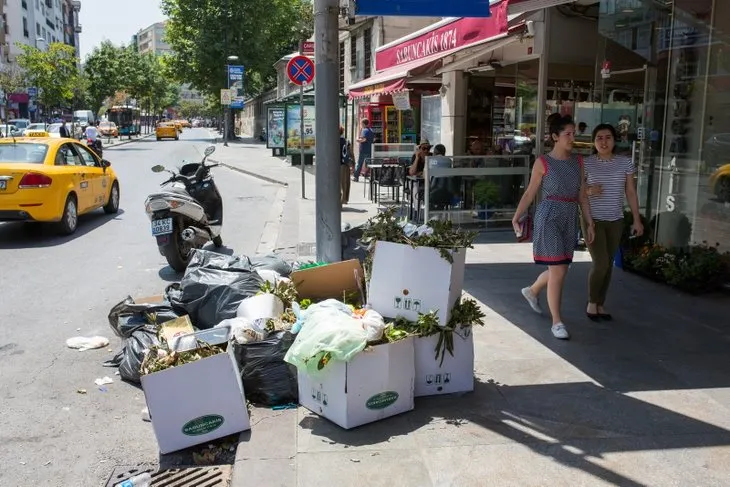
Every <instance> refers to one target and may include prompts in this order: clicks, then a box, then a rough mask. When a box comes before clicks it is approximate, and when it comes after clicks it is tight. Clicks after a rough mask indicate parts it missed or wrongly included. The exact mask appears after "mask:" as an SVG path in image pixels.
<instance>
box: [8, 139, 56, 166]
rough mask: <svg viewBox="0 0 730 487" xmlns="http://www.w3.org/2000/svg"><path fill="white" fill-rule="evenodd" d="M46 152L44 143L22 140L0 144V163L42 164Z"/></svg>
mask: <svg viewBox="0 0 730 487" xmlns="http://www.w3.org/2000/svg"><path fill="white" fill-rule="evenodd" d="M47 152H48V146H47V145H46V144H31V143H23V142H17V143H14V144H0V164H3V163H8V162H16V163H22V164H28V163H30V164H43V162H44V161H45V160H46V153H47Z"/></svg>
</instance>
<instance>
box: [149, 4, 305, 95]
mask: <svg viewBox="0 0 730 487" xmlns="http://www.w3.org/2000/svg"><path fill="white" fill-rule="evenodd" d="M162 9H163V12H164V13H165V14H166V15H167V16H168V17H169V21H168V24H167V29H166V40H167V42H168V43H169V44H170V46H171V47H172V49H173V54H172V62H171V67H172V71H173V73H174V75H175V76H176V78H177V80H178V81H180V82H189V83H191V84H192V85H193V86H194V87H195V88H198V89H199V90H201V91H204V92H207V93H209V94H211V95H213V94H217V93H219V90H220V89H221V88H224V87H225V86H226V72H225V65H226V63H227V61H226V59H227V58H228V56H231V55H236V56H238V57H239V59H240V63H241V64H243V65H244V66H246V76H245V82H244V91H245V92H246V93H247V94H255V93H258V92H260V91H261V90H262V89H264V88H265V87H267V86H270V85H271V84H272V83H274V82H275V79H276V78H275V76H276V73H275V72H274V69H273V64H274V63H275V62H276V61H277V60H278V59H280V58H281V57H282V56H283V55H285V54H288V53H290V52H292V51H294V50H296V48H297V45H298V42H299V40H301V39H302V38H306V37H309V36H310V35H311V33H312V29H313V25H314V24H313V16H312V4H311V3H310V2H309V0H202V1H201V0H162ZM262 19H266V21H265V22H262Z"/></svg>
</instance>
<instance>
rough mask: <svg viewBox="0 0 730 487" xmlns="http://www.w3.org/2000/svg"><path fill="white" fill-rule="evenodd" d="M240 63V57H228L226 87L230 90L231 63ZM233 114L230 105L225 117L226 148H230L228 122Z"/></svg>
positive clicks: (224, 139)
mask: <svg viewBox="0 0 730 487" xmlns="http://www.w3.org/2000/svg"><path fill="white" fill-rule="evenodd" d="M236 62H238V56H228V64H226V86H227V87H228V89H229V90H230V89H231V74H230V70H231V63H236ZM232 114H233V112H232V111H231V105H230V104H229V105H228V107H227V108H226V112H225V117H223V145H224V146H225V147H228V136H229V133H228V132H229V129H228V122H229V120H230V118H231V115H232Z"/></svg>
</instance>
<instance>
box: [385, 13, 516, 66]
mask: <svg viewBox="0 0 730 487" xmlns="http://www.w3.org/2000/svg"><path fill="white" fill-rule="evenodd" d="M507 4H508V2H507V1H506V0H503V1H501V2H500V3H498V4H494V5H492V6H491V12H492V16H491V17H489V18H486V19H485V18H474V17H461V18H459V19H457V20H454V21H452V22H448V23H445V24H444V25H440V26H439V27H436V28H434V29H432V30H430V31H429V32H425V33H424V34H421V35H419V36H417V37H414V38H411V39H407V40H404V41H402V42H400V43H398V44H394V45H390V46H386V47H383V48H381V49H378V50H377V51H376V52H375V69H376V70H377V71H382V70H384V69H387V68H391V67H393V66H401V65H403V64H406V63H408V62H413V61H418V60H421V59H424V58H427V57H429V56H436V55H438V54H443V53H445V52H448V51H451V50H452V49H459V48H464V47H467V46H470V45H472V44H476V43H481V42H484V41H487V40H489V39H491V38H493V37H497V36H499V35H502V34H505V33H507V31H508V25H507Z"/></svg>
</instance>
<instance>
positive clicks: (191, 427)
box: [182, 414, 225, 436]
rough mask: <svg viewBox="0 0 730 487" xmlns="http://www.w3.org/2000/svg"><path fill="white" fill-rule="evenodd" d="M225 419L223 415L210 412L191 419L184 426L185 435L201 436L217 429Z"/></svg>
mask: <svg viewBox="0 0 730 487" xmlns="http://www.w3.org/2000/svg"><path fill="white" fill-rule="evenodd" d="M224 421H225V420H224V419H223V416H219V415H217V414H208V415H206V416H201V417H199V418H195V419H191V420H190V421H188V422H187V423H185V424H184V425H183V427H182V432H183V434H184V435H188V436H200V435H205V434H207V433H210V432H211V431H215V430H217V429H218V428H220V427H221V425H222V424H223V422H224Z"/></svg>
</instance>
